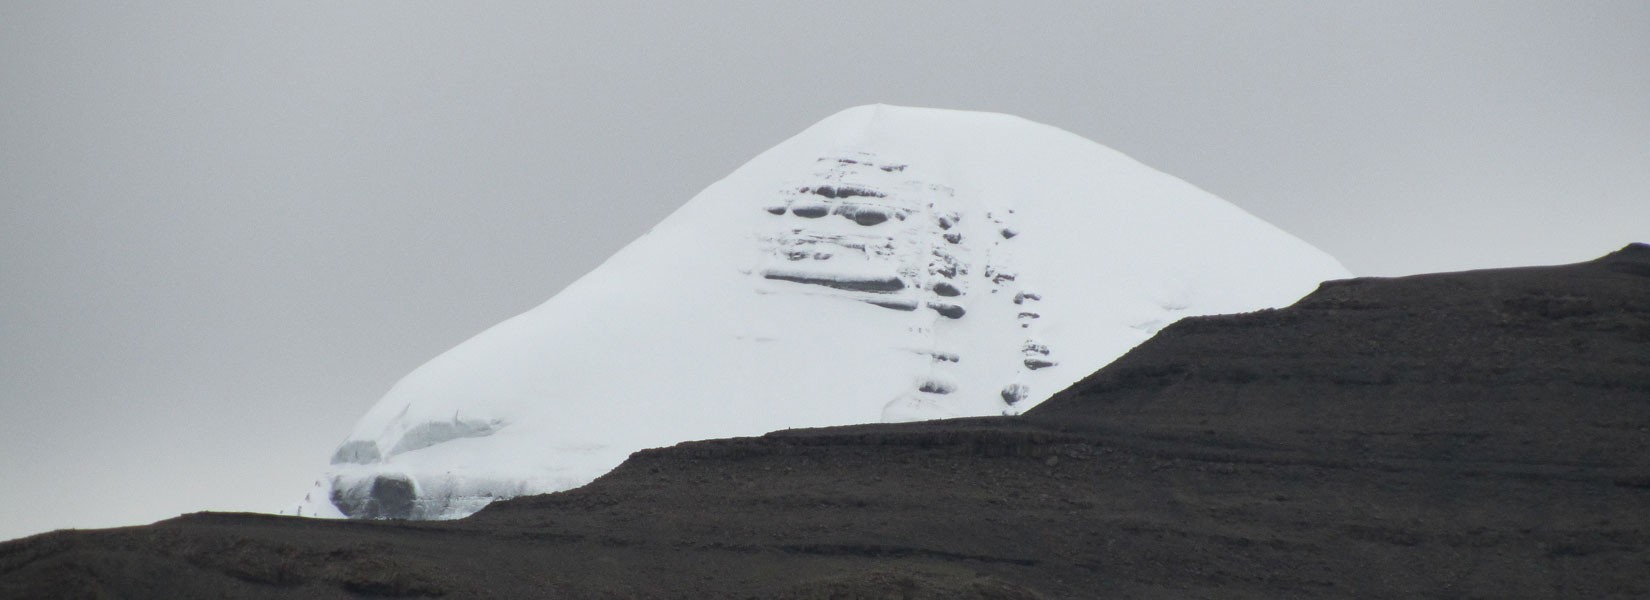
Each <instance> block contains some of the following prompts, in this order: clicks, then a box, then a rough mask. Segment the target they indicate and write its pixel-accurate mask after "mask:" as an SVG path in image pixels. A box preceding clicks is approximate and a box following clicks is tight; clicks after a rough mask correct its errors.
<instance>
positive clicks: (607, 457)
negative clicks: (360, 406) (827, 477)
mask: <svg viewBox="0 0 1650 600" xmlns="http://www.w3.org/2000/svg"><path fill="white" fill-rule="evenodd" d="M1346 276H1348V273H1347V271H1346V270H1345V269H1344V268H1343V267H1341V265H1340V264H1339V263H1337V262H1336V261H1335V260H1334V259H1333V258H1331V257H1329V256H1328V255H1326V254H1324V253H1323V252H1321V251H1319V250H1317V249H1315V248H1313V247H1312V246H1310V245H1308V244H1306V243H1304V242H1302V241H1300V240H1299V239H1296V238H1294V237H1293V236H1290V235H1289V234H1287V233H1284V232H1283V231H1280V230H1278V229H1277V228H1275V227H1273V226H1271V225H1270V224H1267V223H1266V222H1264V221H1261V220H1260V219H1257V218H1255V217H1253V216H1251V215H1249V214H1248V213H1245V212H1244V211H1242V210H1241V209H1239V208H1237V207H1235V206H1232V205H1231V204H1228V203H1226V202H1225V201H1222V200H1220V199H1219V198H1216V197H1214V196H1213V195H1210V194H1209V193H1207V192H1204V191H1202V190H1200V189H1198V188H1196V187H1193V186H1192V185H1190V184H1187V183H1185V182H1183V181H1181V180H1179V179H1176V178H1174V177H1171V176H1169V175H1165V174H1163V173H1160V172H1158V171H1156V170H1153V169H1151V168H1150V167H1147V166H1145V165H1142V164H1140V163H1139V162H1136V161H1134V160H1132V159H1130V158H1129V157H1127V156H1124V155H1123V154H1121V153H1118V152H1116V151H1114V150H1111V149H1109V148H1106V147H1104V146H1101V145H1099V144H1096V143H1094V142H1091V141H1088V140H1086V139H1083V138H1081V137H1078V136H1076V135H1073V134H1070V133H1067V132H1065V131H1062V130H1059V129H1056V128H1053V127H1049V126H1046V125H1041V124H1037V123H1033V122H1030V121H1026V120H1024V119H1020V118H1017V117H1012V116H1007V115H1001V114H990V113H974V112H959V111H949V110H933V109H921V108H903V107H895V106H883V105H876V106H862V107H858V108H852V109H849V110H846V111H843V112H841V113H838V114H836V115H834V116H831V117H830V118H827V119H825V120H824V121H821V122H819V123H818V124H816V125H814V126H813V127H810V128H808V129H807V130H806V131H803V132H802V133H801V134H799V135H797V136H796V137H793V138H791V139H789V140H787V141H785V142H784V143H782V144H780V145H779V146H777V147H775V148H773V149H771V150H769V151H767V152H764V153H763V154H762V155H760V156H757V157H756V158H755V159H754V160H752V161H750V162H749V163H748V164H746V165H745V166H743V167H740V168H739V169H738V170H737V171H734V173H733V174H732V175H729V176H728V177H727V178H726V179H723V180H722V181H720V182H717V183H716V184H714V185H712V186H710V187H709V188H708V189H706V190H705V191H703V192H701V193H700V194H699V195H698V196H695V197H694V198H693V199H692V200H690V201H689V202H688V203H687V204H685V205H683V206H682V207H681V208H680V209H678V210H677V211H676V212H675V213H674V214H672V215H671V216H670V217H668V218H666V219H665V220H664V221H663V222H661V223H660V224H659V225H658V226H656V227H654V229H653V230H652V231H650V232H648V233H647V234H646V235H643V236H642V237H641V238H640V239H637V240H636V241H634V242H632V243H631V244H630V245H629V246H626V247H625V248H624V249H623V250H621V251H619V253H617V254H615V255H614V256H613V257H612V258H610V259H608V260H607V262H606V263H604V264H602V265H601V266H600V267H598V268H596V269H595V270H594V271H591V272H590V273H589V274H587V275H585V276H584V277H582V278H580V279H579V280H578V281H576V282H574V283H573V284H572V285H570V286H568V287H567V288H566V289H565V290H562V292H561V293H559V294H557V295H556V296H555V297H553V298H551V299H550V300H549V301H547V302H545V303H544V304H542V305H540V306H538V307H537V308H534V309H532V310H530V311H528V312H526V313H524V314H521V315H519V316H517V317H515V318H512V319H510V320H508V321H505V322H503V323H500V324H499V325H496V326H494V327H493V328H491V329H488V330H486V331H484V332H482V333H481V334H480V335H477V336H475V337H474V338H471V339H470V340H469V341H466V342H464V343H463V344H460V345H459V346H458V347H456V348H453V349H452V350H449V351H447V352H446V353H444V354H442V355H440V356H437V357H436V358H435V359H434V360H431V361H430V362H429V363H427V364H425V365H423V366H422V367H419V368H418V369H417V370H415V371H413V372H412V373H411V374H408V375H407V376H406V377H405V378H403V379H402V380H401V381H400V382H399V383H397V384H396V385H395V386H394V387H393V388H392V389H390V391H389V393H388V394H386V395H385V396H384V398H383V399H382V400H380V401H379V402H378V404H377V405H375V406H373V407H372V409H371V410H369V411H368V412H367V414H366V415H365V416H363V417H362V418H361V420H360V421H359V422H358V423H357V424H356V425H355V429H354V431H353V432H352V433H351V434H350V436H349V438H348V439H347V440H346V441H345V442H344V443H343V444H342V445H341V446H339V448H338V450H337V452H336V453H335V454H334V456H333V458H332V465H331V466H330V468H328V469H327V471H326V472H325V473H324V474H323V475H322V476H321V478H320V479H319V480H318V481H317V482H316V484H315V487H314V488H313V489H312V490H310V492H309V493H308V494H307V495H306V496H305V498H304V499H303V501H301V502H300V503H299V504H298V505H297V506H296V507H294V508H293V509H291V511H289V512H291V513H293V514H301V515H304V516H330V517H339V516H349V517H357V518H377V517H397V518H456V517H462V516H465V515H468V514H470V513H473V512H475V511H476V510H479V509H480V508H481V507H483V506H485V505H486V504H487V503H488V502H491V501H492V500H495V499H499V498H507V497H512V496H517V495H523V494H535V493H544V492H552V491H558V490H564V489H568V488H572V487H576V486H579V485H582V484H584V483H586V482H589V481H590V480H592V479H594V478H596V477H597V476H600V475H602V474H603V473H605V472H607V471H608V470H610V469H612V468H613V467H615V466H617V465H618V464H619V463H620V462H621V461H623V460H624V459H625V457H627V456H628V455H629V454H630V453H631V452H634V451H636V450H640V449H643V448H649V447H657V446H666V445H670V444H674V443H677V442H681V441H685V440H695V439H705V438H719V437H732V436H743V435H757V434H761V433H764V432H768V431H772V430H777V429H784V428H794V427H817V426H826V425H845V424H854V423H866V422H875V421H909V420H917V419H936V418H946V417H962V416H983V415H1001V414H1016V413H1018V412H1020V411H1023V410H1025V409H1027V408H1029V407H1031V406H1034V405H1036V404H1037V403H1038V402H1041V401H1042V400H1043V399H1045V398H1047V397H1049V396H1050V395H1052V394H1053V393H1054V392H1057V391H1059V390H1061V389H1062V388H1064V387H1066V386H1067V385H1070V384H1071V383H1073V382H1075V381H1077V380H1078V379H1079V378H1081V377H1083V376H1085V375H1087V374H1089V373H1091V372H1093V371H1094V370H1096V369H1098V368H1100V367H1101V366H1104V365H1105V364H1107V363H1109V362H1111V361H1112V360H1113V359H1115V358H1117V357H1118V356H1120V355H1122V354H1123V353H1124V352H1125V351H1127V350H1128V349H1130V348H1131V347H1133V346H1134V345H1136V344H1138V343H1140V342H1142V341H1144V340H1145V339H1146V338H1148V337H1150V336H1151V335H1152V334H1153V333H1155V332H1156V331H1157V330H1158V329H1160V328H1162V327H1163V326H1165V325H1167V324H1169V323H1171V322H1173V321H1175V320H1177V319H1179V318H1181V317H1186V316H1191V315H1203V314H1216V313H1233V312H1243V311H1251V310H1256V309H1260V308H1266V307H1274V306H1282V305H1286V304H1289V303H1291V302H1293V301H1294V300H1296V299H1297V298H1299V297H1300V296H1302V295H1304V294H1306V293H1307V292H1310V291H1312V289H1313V288H1314V287H1315V286H1316V285H1317V284H1318V283H1319V282H1320V281H1323V280H1325V279H1333V278H1340V277H1346Z"/></svg>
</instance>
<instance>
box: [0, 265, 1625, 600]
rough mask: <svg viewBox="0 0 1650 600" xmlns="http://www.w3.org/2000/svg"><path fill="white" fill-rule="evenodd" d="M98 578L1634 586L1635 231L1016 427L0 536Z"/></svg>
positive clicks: (1095, 379)
mask: <svg viewBox="0 0 1650 600" xmlns="http://www.w3.org/2000/svg"><path fill="white" fill-rule="evenodd" d="M962 367H966V365H962ZM99 594H111V595H116V596H120V597H131V598H178V597H184V598H187V597H225V596H230V597H293V598H312V597H321V598H325V597H360V596H393V597H420V596H444V597H448V598H470V597H501V598H503V597H511V598H514V597H550V598H562V597H566V598H880V597H890V598H1016V599H1018V598H1196V597H1212V598H1282V597H1346V598H1354V597H1355V598H1369V597H1386V598H1416V597H1422V598H1429V597H1430V598H1469V597H1483V598H1520V597H1523V598H1537V597H1541V598H1547V597H1574V598H1642V597H1650V246H1644V245H1633V246H1629V247H1627V248H1625V249H1623V250H1621V251H1619V252H1616V253H1613V254H1611V255H1609V256H1606V257H1604V258H1601V259H1598V260H1595V261H1591V262H1587V263H1581V264H1577V265H1568V266H1559V267H1532V268H1521V269H1501V270H1490V271H1474V272H1466V273H1449V274H1437V275H1422V276H1415V277H1404V278H1397V279H1354V280H1347V281H1337V282H1330V283H1326V284H1324V286H1323V287H1322V288H1320V289H1319V290H1318V291H1317V292H1315V293H1314V294H1312V295H1311V296H1309V297H1307V298H1305V299H1303V300H1301V301H1300V302H1299V303H1297V304H1296V305H1295V306H1292V307H1290V308H1287V309H1282V310H1273V311H1262V312H1257V313H1249V314H1244V315H1232V316H1222V317H1208V318H1196V319H1189V320H1186V321H1182V322H1180V323H1178V324H1176V325H1173V326H1171V327H1169V328H1167V329H1165V330H1164V331H1163V332H1162V333H1160V334H1159V335H1158V336H1157V337H1155V338H1153V339H1152V340H1150V341H1148V342H1147V343H1145V344H1143V345H1141V346H1140V347H1139V348H1136V349H1135V350H1134V351H1133V352H1131V353H1129V354H1128V355H1127V356H1125V357H1123V358H1122V359H1120V360H1118V361H1117V362H1116V363H1114V364H1112V365H1111V366H1108V367H1106V368H1105V369H1102V370H1101V371H1099V372H1097V373H1095V374H1094V375H1092V376H1090V377H1089V378H1087V379H1085V380H1084V381H1082V382H1080V383H1078V384H1077V385H1075V386H1073V387H1072V388H1071V389H1069V390H1067V391H1065V392H1064V393H1062V394H1060V395H1058V396H1056V397H1054V398H1052V399H1050V400H1049V401H1047V402H1045V403H1043V404H1042V405H1040V406H1038V407H1037V408H1035V409H1033V410H1031V411H1030V412H1028V413H1027V414H1026V415H1025V416H1024V417H1020V418H1012V419H1009V418H1000V419H964V420H956V421H938V422H928V423H913V424H904V425H879V426H858V427H842V428H830V429H818V430H796V431H784V432H776V433H772V434H769V435H766V436H763V437H759V438H741V439H732V440H714V441H706V442H691V443H686V444H681V445H678V446H675V447H672V448H664V449H657V450H648V451H644V452H640V453H637V454H635V455H634V456H632V457H631V459H630V460H629V461H628V462H626V463H625V464H624V466H622V467H620V468H619V469H618V470H616V471H614V472H613V473H611V474H609V475H607V476H605V477H603V478H602V479H599V480H597V481H596V482H595V483H592V484H591V485H589V486H587V487H584V488H581V489H578V490H573V491H570V492H564V493H559V494H551V495H546V496H536V497H529V498H520V499H517V500H512V501H508V502H501V503H497V504H495V505H493V506H491V507H489V508H487V509H486V510H484V511H482V512H481V513H478V514H477V515H475V516H473V517H471V518H469V519H465V520H462V521H454V522H388V521H387V522H337V521H315V520H308V519H297V518H286V517H271V516H263V515H234V514H204V513H203V514H197V515H190V516H186V517H182V518H179V519H174V520H170V521H164V522H161V523H157V524H155V525H151V526H147V527H135V528H126V529H113V530H104V531H87V532H57V533H51V534H45V535H41V536H35V537H31V538H26V539H22V540H16V541H12V542H7V543H5V544H0V597H7V598H9V597H97V596H98V595H99Z"/></svg>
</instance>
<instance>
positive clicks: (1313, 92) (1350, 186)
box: [0, 0, 1650, 539]
mask: <svg viewBox="0 0 1650 600" xmlns="http://www.w3.org/2000/svg"><path fill="white" fill-rule="evenodd" d="M876 102H883V103H890V104H904V105H916V106H935V107H945V108H960V109H975V110H989V111H997V112H1006V113H1013V114H1017V115H1021V116H1024V117H1026V118H1029V119H1032V120H1035V121H1040V122H1044V123H1048V124H1051V125H1055V126H1058V127H1061V128H1064V129H1067V130H1069V131H1072V132H1074V133H1077V134H1079V135H1082V136H1084V137H1087V138H1090V139H1093V140H1095V141H1098V142H1100V143H1103V144H1106V145H1109V146H1111V147H1114V148H1117V149H1118V150H1121V151H1123V152H1125V153H1127V154H1130V155H1132V156H1134V157H1135V158H1137V159H1140V160H1141V161H1143V162H1145V163H1147V164H1149V165H1152V166H1154V167H1157V168H1158V169H1160V170H1163V171H1165V172H1168V173H1171V174H1174V175H1176V176H1179V177H1181V178H1183V179H1186V180H1188V181H1190V182H1192V183H1194V184H1196V185H1198V186H1201V187H1203V188H1205V189H1207V190H1210V191H1212V192H1214V193H1215V194H1217V195H1219V196H1222V197H1224V198H1226V199H1227V200H1229V201H1231V202H1233V203H1234V204H1237V205H1238V206H1241V207H1243V208H1244V209H1247V210H1248V211H1250V212H1252V213H1254V214H1256V215H1257V216H1260V217H1261V218H1264V219H1266V220H1268V221H1271V222H1272V223H1274V224H1276V225H1278V226H1279V227H1282V228H1283V229H1285V230H1287V231H1290V232H1292V233H1294V234H1295V235H1297V236H1299V237H1301V238H1303V239H1305V240H1306V241H1308V242H1310V243H1312V244H1315V245H1316V246H1318V247H1319V248H1322V249H1324V250H1325V251H1327V252H1329V253H1330V254H1333V255H1335V256H1336V257H1338V258H1340V259H1341V261H1342V262H1343V263H1344V264H1345V265H1346V266H1347V267H1348V268H1350V269H1351V270H1352V271H1354V272H1356V273H1358V274H1360V275H1398V274H1408V273H1417V272H1426V271H1438V270H1457V269H1468V268H1480V267H1496V266H1511V265H1523V264H1544V263H1562V262H1571V261H1577V260H1584V259H1588V258H1592V257H1594V256H1597V255H1600V254H1603V253H1605V252H1608V251H1611V250H1614V249H1616V248H1619V247H1620V246H1622V245H1624V244H1626V243H1628V242H1630V241H1635V240H1639V241H1644V240H1650V2H1646V1H1643V0H1639V1H1632V2H1578V1H1576V0H1561V1H1553V2H1515V1H1495V2H1436V1H1432V0H1428V1H1425V2H1403V1H1393V0H1380V1H1370V2H1321V1H1317V0H1312V1H1302V2H1257V1H1245V2H1186V3H1167V2H1155V1H1154V2H1089V1H1083V2H953V1H947V2H881V1H879V2H852V1H832V2H783V3H782V2H741V3H735V2H689V1H671V2H645V3H623V2H607V1H603V2H587V3H582V2H581V3H571V2H554V3H546V2H522V3H497V2H449V3H434V2H343V3H338V2H313V3H310V2H303V3H300V2H287V3H270V2H259V3H252V2H226V1H221V0H203V1H200V2H143V3H116V2H73V1H64V0H42V1H39V2H16V1H5V0H0V539H4V538H11V537H16V536H20V535H25V534H29V533H35V532H39V531H44V530H48V529H53V528H61V527H79V528H89V527H105V526H112V525H121V524H133V523H142V522H149V521H153V520H156V519H161V518H167V517H171V516H175V515H177V514H179V513H184V512H192V511H196V510H204V509H213V510H234V509H242V510H273V509H277V508H280V507H282V506H284V505H286V504H287V503H289V502H291V501H293V500H296V499H297V498H298V497H299V496H300V495H301V494H302V493H303V492H304V491H305V490H306V489H307V488H308V486H309V484H310V482H311V481H312V479H313V478H314V476H315V475H316V474H318V473H319V472H320V471H321V469H322V467H323V466H324V465H325V463H326V461H327V458H328V456H329V455H330V453H331V451H332V449H333V447H334V446H335V445H336V444H337V443H338V442H339V441H340V440H342V439H343V437H344V436H345V434H346V433H347V432H348V429H349V427H350V426H351V424H352V423H353V422H354V421H355V419H356V418H357V417H358V416H360V415H361V414H362V413H363V412H364V411H365V410H366V409H367V407H368V406H370V405H371V404H372V403H373V402H374V401H375V400H377V398H378V397H379V396H380V395H381V394H382V393H383V392H384V391H385V390H387V389H388V388H389V386H390V385H391V384H392V383H394V382H395V380H396V379H398V378H399V377H400V376H401V375H403V374H405V373H407V372H408V371H410V370H412V369H413V368H414V367H417V366H418V365H419V364H421V363H422V362H424V361H425V360H428V359H429V358H431V357H433V356H435V355H436V354H438V353H440V352H442V351H444V350H446V349H447V348H449V347H451V346H453V345H455V344H457V343H459V342H461V341H463V340H464V339H466V338H468V337H469V336H470V335H473V334H475V333H477V332H479V331H481V330H482V329H484V328H486V327H488V326H490V325H492V324H494V323H496V322H498V321H501V320H503V319H505V318H508V317H510V316H512V315H514V314H516V313H519V312H521V311H523V310H526V309H528V308H530V307H532V306H534V305H536V304H538V303H539V302H541V301H543V300H545V299H546V298H549V297H550V296H551V295H553V294H555V293H556V292H557V291H558V290H560V289H561V288H562V287H563V286H565V285H566V284H568V283H569V282H571V281H572V280H573V279H574V278H576V277H577V276H579V275H581V274H583V273H585V272H586V271H588V270H590V269H591V268H593V267H595V266H596V265H597V264H599V263H600V262H601V260H602V259H603V258H604V257H606V256H607V255H609V254H610V253H612V252H614V251H615V250H617V249H618V248H619V247H620V246H622V245H623V244H625V243H626V242H628V241H630V240H631V239H633V238H635V237H636V236H638V235H640V234H642V233H643V232H645V231H646V230H647V228H648V227H649V226H650V225H652V224H653V223H655V222H656V221H658V220H659V219H661V218H663V217H664V216H665V215H666V214H668V213H669V212H670V211H671V210H673V209H674V208H675V207H677V206H678V205H680V204H681V203H683V202H685V201H687V200H688V199H689V198H690V197H692V196H693V195H694V194H695V193H696V192H698V191H699V190H700V189H701V188H703V187H704V186H706V185H708V184H710V183H711V182H713V181H715V180H717V179H719V178H720V177H722V176H723V175H726V174H727V173H728V172H730V171H731V170H733V169H734V168H736V167H738V166H739V165H740V164H742V163H743V162H744V161H746V160H747V159H749V158H751V157H752V156H754V155H756V154H757V153H759V152H761V151H763V150H765V149H767V148H768V147H770V146H772V145H774V144H777V143H779V142H780V141H782V140H784V139H785V138H787V137H789V136H790V135H792V134H794V133H796V132H798V131H800V130H801V129H803V128H804V127H806V126H808V125H809V124H811V123H813V122H814V121H817V120H819V119H822V118H824V117H826V116H828V115H830V114H832V113H834V112H836V111H838V110H841V109H843V108H847V107H850V106H854V105H859V104H868V103H876ZM613 426H614V427H623V426H624V424H623V423H615V424H614V425H613Z"/></svg>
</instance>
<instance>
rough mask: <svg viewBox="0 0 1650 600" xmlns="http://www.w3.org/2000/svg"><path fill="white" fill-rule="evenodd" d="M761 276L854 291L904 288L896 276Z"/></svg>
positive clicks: (767, 273)
mask: <svg viewBox="0 0 1650 600" xmlns="http://www.w3.org/2000/svg"><path fill="white" fill-rule="evenodd" d="M762 276H763V277H766V278H768V279H777V280H780V281H792V282H796V283H806V284H810V285H820V286H825V287H828V288H836V289H839V290H849V291H855V292H897V291H900V290H902V289H905V282H903V281H900V279H899V278H898V277H856V276H849V275H841V276H831V275H826V274H806V273H787V272H784V271H768V272H766V273H763V274H762Z"/></svg>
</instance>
